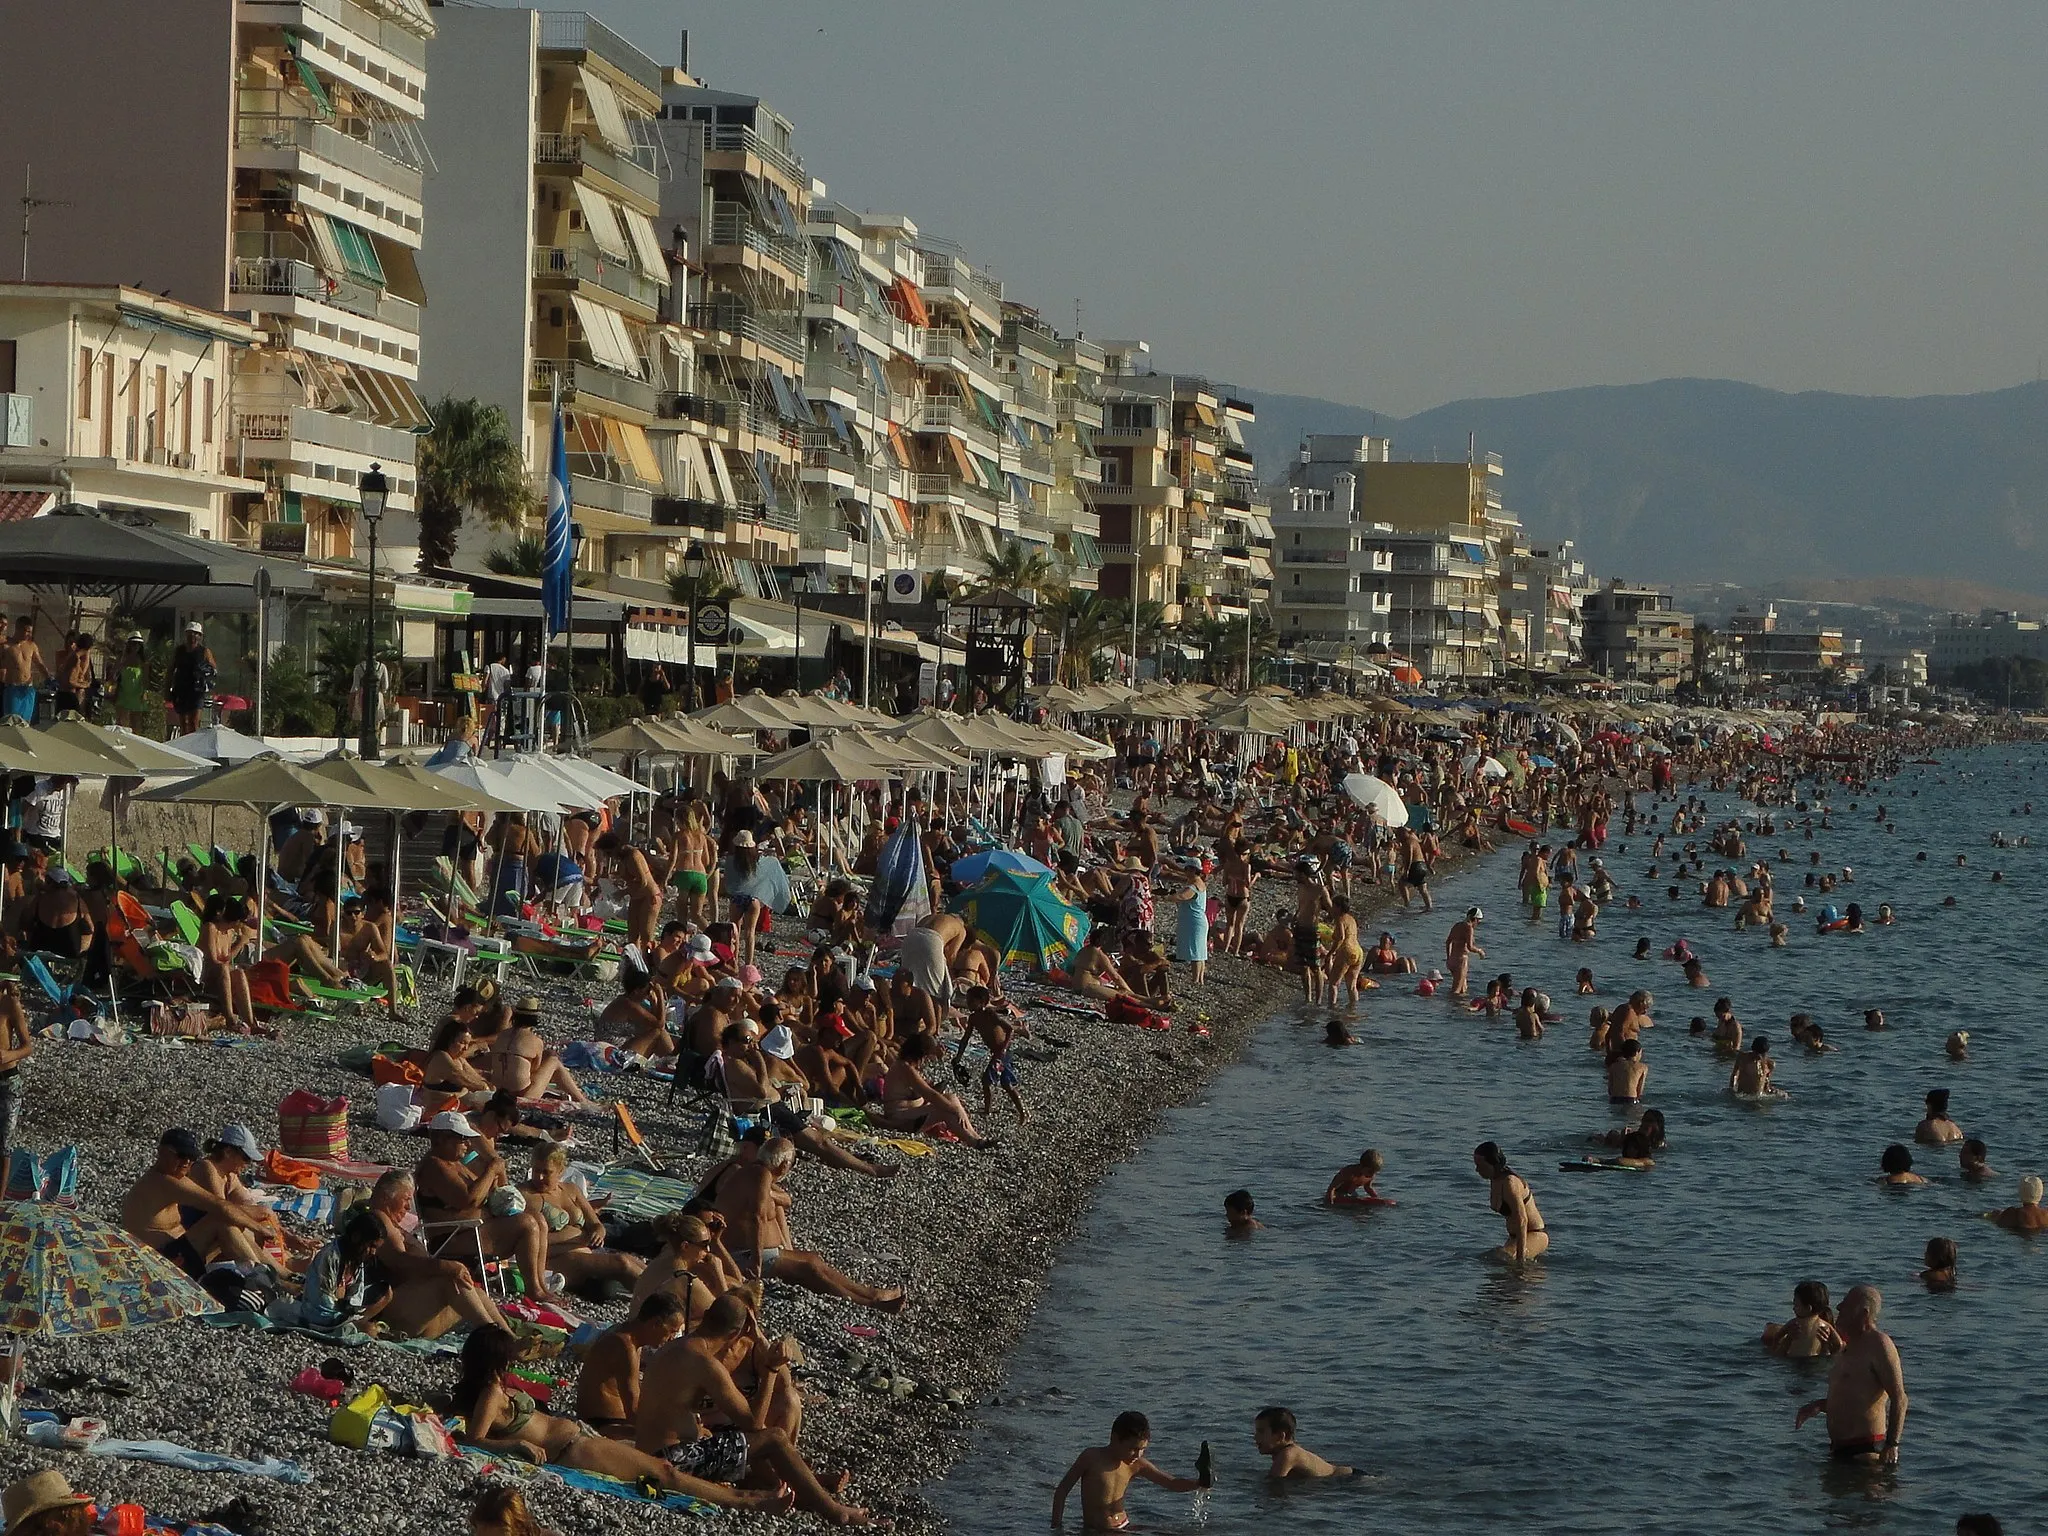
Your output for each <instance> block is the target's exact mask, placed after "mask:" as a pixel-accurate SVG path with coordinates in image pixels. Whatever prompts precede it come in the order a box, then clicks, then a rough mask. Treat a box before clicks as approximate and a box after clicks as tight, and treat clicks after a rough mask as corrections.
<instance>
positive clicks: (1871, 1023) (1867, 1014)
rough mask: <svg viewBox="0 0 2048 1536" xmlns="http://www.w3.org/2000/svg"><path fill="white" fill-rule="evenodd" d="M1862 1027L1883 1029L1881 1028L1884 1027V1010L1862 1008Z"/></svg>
mask: <svg viewBox="0 0 2048 1536" xmlns="http://www.w3.org/2000/svg"><path fill="white" fill-rule="evenodd" d="M1863 1027H1864V1028H1865V1029H1872V1030H1875V1029H1883V1028H1884V1010H1883V1009H1882V1008H1866V1009H1864V1010H1863Z"/></svg>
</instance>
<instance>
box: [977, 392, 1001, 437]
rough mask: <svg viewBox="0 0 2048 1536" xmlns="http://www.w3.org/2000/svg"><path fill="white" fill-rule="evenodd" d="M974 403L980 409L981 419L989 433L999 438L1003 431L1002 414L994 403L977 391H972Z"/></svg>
mask: <svg viewBox="0 0 2048 1536" xmlns="http://www.w3.org/2000/svg"><path fill="white" fill-rule="evenodd" d="M974 403H975V404H976V405H977V406H979V407H980V408H981V419H982V420H983V421H985V422H987V423H988V429H989V431H991V432H994V433H996V434H997V435H998V436H1000V435H1001V433H1002V430H1003V414H1002V411H1001V410H1000V409H999V408H998V407H997V405H996V403H995V401H993V400H991V399H989V397H988V396H987V395H984V394H983V393H982V392H981V391H980V390H978V389H977V390H975V391H974Z"/></svg>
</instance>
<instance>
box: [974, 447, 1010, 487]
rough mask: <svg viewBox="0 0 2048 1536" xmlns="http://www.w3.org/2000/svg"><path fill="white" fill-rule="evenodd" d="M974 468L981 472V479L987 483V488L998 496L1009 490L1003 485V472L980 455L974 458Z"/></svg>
mask: <svg viewBox="0 0 2048 1536" xmlns="http://www.w3.org/2000/svg"><path fill="white" fill-rule="evenodd" d="M974 466H975V468H977V469H979V470H980V471H981V478H982V479H983V480H985V481H987V482H988V488H989V489H990V490H991V491H993V492H995V494H996V495H998V496H1000V495H1002V494H1003V493H1004V492H1005V491H1007V490H1008V489H1009V487H1008V486H1006V485H1004V484H1003V472H1002V470H1001V469H999V468H998V467H997V466H996V465H995V464H993V463H992V462H990V461H989V460H987V459H984V458H983V457H982V456H981V455H980V454H978V453H977V454H976V455H975V456H974Z"/></svg>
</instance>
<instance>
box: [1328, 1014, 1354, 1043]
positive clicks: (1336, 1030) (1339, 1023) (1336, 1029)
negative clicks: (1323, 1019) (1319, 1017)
mask: <svg viewBox="0 0 2048 1536" xmlns="http://www.w3.org/2000/svg"><path fill="white" fill-rule="evenodd" d="M1323 1044H1325V1045H1356V1044H1358V1036H1356V1035H1354V1034H1352V1033H1351V1031H1350V1030H1348V1029H1346V1028H1345V1027H1344V1021H1343V1020H1342V1019H1332V1020H1330V1022H1329V1023H1328V1024H1327V1025H1326V1026H1325V1027H1324V1029H1323Z"/></svg>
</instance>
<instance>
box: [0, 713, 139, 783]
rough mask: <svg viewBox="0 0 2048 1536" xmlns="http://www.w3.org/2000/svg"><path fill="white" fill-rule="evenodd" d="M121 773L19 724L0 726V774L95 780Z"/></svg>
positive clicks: (94, 755)
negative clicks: (25, 774)
mask: <svg viewBox="0 0 2048 1536" xmlns="http://www.w3.org/2000/svg"><path fill="white" fill-rule="evenodd" d="M122 772H123V769H122V768H121V767H120V766H119V765H118V764H115V763H111V762H109V761H108V760H107V759H106V758H105V757H103V756H101V755H100V754H99V753H97V752H93V751H89V750H87V749H86V748H84V747H78V746H73V745H72V744H71V743H70V742H68V741H62V740H59V739H58V738H57V737H54V736H49V735H46V734H44V733H43V732H42V731H36V730H31V729H29V727H27V726H25V725H23V724H22V723H21V722H20V721H19V720H9V721H7V722H5V723H4V724H0V773H35V774H46V775H49V776H51V777H56V778H67V779H99V778H105V777H106V776H108V775H109V774H115V775H119V774H121V773H122Z"/></svg>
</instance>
